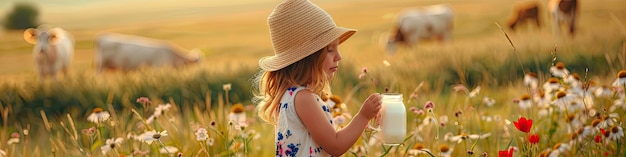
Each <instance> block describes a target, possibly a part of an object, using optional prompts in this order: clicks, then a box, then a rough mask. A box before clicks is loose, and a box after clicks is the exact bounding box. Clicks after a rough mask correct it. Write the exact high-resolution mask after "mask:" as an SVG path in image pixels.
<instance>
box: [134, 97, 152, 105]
mask: <svg viewBox="0 0 626 157" xmlns="http://www.w3.org/2000/svg"><path fill="white" fill-rule="evenodd" d="M137 103H140V104H145V105H146V106H148V105H150V104H152V102H151V101H150V99H149V98H148V97H139V98H137Z"/></svg>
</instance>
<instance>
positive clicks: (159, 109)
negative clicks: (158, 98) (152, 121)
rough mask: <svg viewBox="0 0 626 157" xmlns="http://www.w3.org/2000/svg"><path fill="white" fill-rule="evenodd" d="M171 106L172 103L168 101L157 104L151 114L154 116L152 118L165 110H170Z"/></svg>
mask: <svg viewBox="0 0 626 157" xmlns="http://www.w3.org/2000/svg"><path fill="white" fill-rule="evenodd" d="M171 108H172V105H171V104H170V103H167V104H159V106H157V107H156V108H154V114H152V116H154V118H158V117H159V116H161V115H163V114H164V113H165V112H166V111H168V110H170V109H171Z"/></svg>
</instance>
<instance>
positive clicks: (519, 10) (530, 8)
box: [507, 1, 541, 30]
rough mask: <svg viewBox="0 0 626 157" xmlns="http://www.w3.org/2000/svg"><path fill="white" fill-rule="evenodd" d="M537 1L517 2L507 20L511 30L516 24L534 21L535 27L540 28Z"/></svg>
mask: <svg viewBox="0 0 626 157" xmlns="http://www.w3.org/2000/svg"><path fill="white" fill-rule="evenodd" d="M539 15H540V14H539V3H538V2H537V1H526V2H523V3H517V4H516V5H515V7H514V8H513V12H512V13H511V18H510V19H509V21H508V22H507V24H508V26H509V28H511V30H515V28H516V27H517V26H518V25H521V24H523V23H527V22H535V24H536V25H537V28H541V21H540V20H539Z"/></svg>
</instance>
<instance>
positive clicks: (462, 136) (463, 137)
mask: <svg viewBox="0 0 626 157" xmlns="http://www.w3.org/2000/svg"><path fill="white" fill-rule="evenodd" d="M489 136H491V133H486V134H483V135H478V134H471V135H470V134H467V133H461V134H460V135H456V136H452V137H450V138H449V140H450V142H457V143H461V142H463V140H468V139H472V140H476V139H484V138H487V137H489Z"/></svg>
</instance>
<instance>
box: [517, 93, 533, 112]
mask: <svg viewBox="0 0 626 157" xmlns="http://www.w3.org/2000/svg"><path fill="white" fill-rule="evenodd" d="M518 105H519V108H520V109H521V110H526V109H529V108H530V107H532V105H533V102H532V100H531V99H530V95H528V94H524V95H522V97H520V101H519V104H518Z"/></svg>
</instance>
